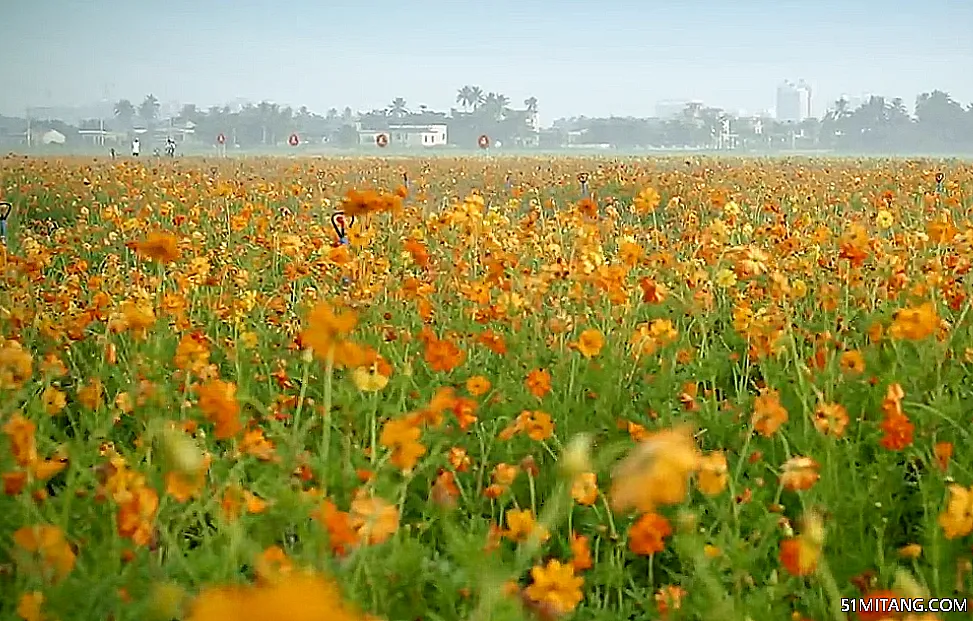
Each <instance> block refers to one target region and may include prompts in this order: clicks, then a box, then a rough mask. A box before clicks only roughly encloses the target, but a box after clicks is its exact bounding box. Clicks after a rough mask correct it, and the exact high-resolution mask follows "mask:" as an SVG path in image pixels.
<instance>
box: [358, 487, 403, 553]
mask: <svg viewBox="0 0 973 621" xmlns="http://www.w3.org/2000/svg"><path fill="white" fill-rule="evenodd" d="M350 518H351V528H352V530H354V531H355V533H356V535H357V537H358V540H359V541H361V542H363V543H366V544H368V545H377V544H380V543H385V542H386V541H388V540H389V539H390V538H391V537H392V535H394V534H395V531H397V530H398V529H399V509H398V507H396V506H395V505H393V504H390V503H388V502H386V501H385V500H383V499H382V498H379V497H377V496H371V495H368V494H367V493H364V492H362V491H361V490H359V493H357V494H356V495H355V499H354V500H353V501H352V502H351V511H350Z"/></svg>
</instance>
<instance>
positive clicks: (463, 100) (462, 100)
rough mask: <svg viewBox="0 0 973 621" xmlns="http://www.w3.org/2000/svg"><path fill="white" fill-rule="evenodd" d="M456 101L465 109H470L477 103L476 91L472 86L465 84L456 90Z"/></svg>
mask: <svg viewBox="0 0 973 621" xmlns="http://www.w3.org/2000/svg"><path fill="white" fill-rule="evenodd" d="M456 103H458V104H459V105H461V106H463V109H464V110H469V109H470V108H471V107H472V106H473V105H475V104H476V93H474V92H473V87H472V86H464V87H463V88H461V89H459V91H457V92H456Z"/></svg>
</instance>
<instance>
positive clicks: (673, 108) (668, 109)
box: [655, 99, 703, 120]
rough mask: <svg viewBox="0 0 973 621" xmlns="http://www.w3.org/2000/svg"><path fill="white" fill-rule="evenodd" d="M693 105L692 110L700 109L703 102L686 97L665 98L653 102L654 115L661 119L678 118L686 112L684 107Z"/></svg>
mask: <svg viewBox="0 0 973 621" xmlns="http://www.w3.org/2000/svg"><path fill="white" fill-rule="evenodd" d="M689 106H693V109H694V110H700V109H702V107H703V102H702V101H699V100H688V99H667V100H666V101H660V102H658V103H657V104H655V116H656V117H658V118H660V119H663V120H671V119H678V118H680V117H682V116H683V115H684V114H686V108H688V107H689Z"/></svg>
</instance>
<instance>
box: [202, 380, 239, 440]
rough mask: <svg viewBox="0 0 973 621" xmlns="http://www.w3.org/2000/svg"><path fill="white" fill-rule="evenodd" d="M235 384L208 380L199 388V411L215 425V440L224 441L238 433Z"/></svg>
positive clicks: (237, 404)
mask: <svg viewBox="0 0 973 621" xmlns="http://www.w3.org/2000/svg"><path fill="white" fill-rule="evenodd" d="M236 388H237V387H236V384H235V383H233V382H224V381H223V380H210V381H209V382H207V383H205V384H203V385H202V386H200V387H199V389H198V392H199V409H200V410H202V412H203V415H204V416H206V418H207V419H208V420H209V421H210V422H212V423H214V424H215V425H216V438H217V439H219V440H226V439H229V438H232V437H233V436H235V435H237V434H238V433H240V431H242V430H243V424H242V423H241V422H240V404H239V403H238V402H237V399H236Z"/></svg>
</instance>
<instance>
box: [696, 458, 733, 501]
mask: <svg viewBox="0 0 973 621" xmlns="http://www.w3.org/2000/svg"><path fill="white" fill-rule="evenodd" d="M727 471H728V468H727V464H726V455H725V454H724V453H723V451H714V452H712V453H710V454H708V455H704V456H702V457H700V458H699V473H698V475H697V478H696V486H697V487H699V491H701V492H703V493H704V494H706V495H707V496H715V495H717V494H719V493H720V492H722V491H723V489H724V488H725V487H726V482H727V478H728V475H727Z"/></svg>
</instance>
